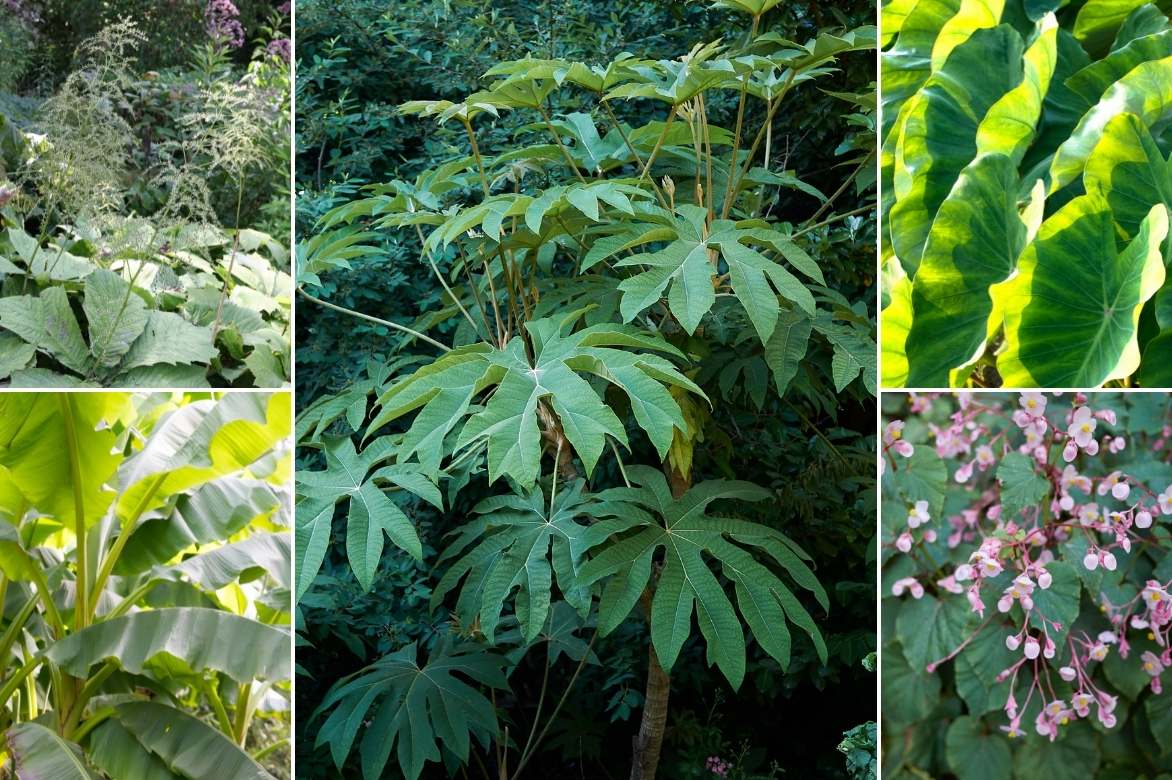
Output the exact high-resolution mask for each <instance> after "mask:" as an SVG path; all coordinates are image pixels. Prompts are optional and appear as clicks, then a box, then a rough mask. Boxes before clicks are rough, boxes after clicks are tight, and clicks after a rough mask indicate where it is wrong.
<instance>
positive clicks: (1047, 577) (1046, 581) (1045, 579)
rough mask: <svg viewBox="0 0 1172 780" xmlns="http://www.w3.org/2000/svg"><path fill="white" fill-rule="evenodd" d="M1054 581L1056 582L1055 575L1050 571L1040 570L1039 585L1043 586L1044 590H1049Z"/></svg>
mask: <svg viewBox="0 0 1172 780" xmlns="http://www.w3.org/2000/svg"><path fill="white" fill-rule="evenodd" d="M1053 582H1054V577H1053V576H1052V575H1051V574H1050V572H1048V571H1046V570H1045V569H1042V570H1040V571H1039V572H1038V587H1039V588H1041V589H1042V590H1047V589H1048V588H1049V587H1050V585H1051V584H1052V583H1053Z"/></svg>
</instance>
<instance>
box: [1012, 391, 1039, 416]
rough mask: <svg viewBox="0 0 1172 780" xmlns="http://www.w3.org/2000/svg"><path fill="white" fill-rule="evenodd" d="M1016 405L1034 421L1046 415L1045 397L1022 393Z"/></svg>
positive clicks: (1032, 393) (1035, 393) (1034, 393)
mask: <svg viewBox="0 0 1172 780" xmlns="http://www.w3.org/2000/svg"><path fill="white" fill-rule="evenodd" d="M1017 404H1018V406H1020V407H1021V411H1022V412H1024V413H1025V414H1027V415H1029V417H1030V418H1031V419H1035V420H1036V419H1038V418H1040V417H1041V416H1042V415H1044V414H1045V413H1046V396H1044V395H1042V394H1041V393H1038V392H1030V393H1022V394H1021V397H1020V398H1018V399H1017Z"/></svg>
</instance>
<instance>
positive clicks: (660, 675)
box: [631, 599, 671, 780]
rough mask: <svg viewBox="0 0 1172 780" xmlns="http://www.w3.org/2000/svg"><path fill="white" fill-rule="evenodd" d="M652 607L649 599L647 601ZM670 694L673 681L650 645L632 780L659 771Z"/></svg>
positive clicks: (643, 779) (652, 777)
mask: <svg viewBox="0 0 1172 780" xmlns="http://www.w3.org/2000/svg"><path fill="white" fill-rule="evenodd" d="M648 604H649V605H650V599H648ZM669 693H671V679H670V678H669V677H668V676H667V672H665V671H663V667H662V666H660V665H659V657H658V656H656V655H655V645H653V644H651V643H650V642H648V644H647V690H646V697H645V700H644V702H643V722H642V723H641V724H640V725H639V733H638V735H636V736H635V737H634V738H633V739H632V743H633V747H634V754H633V756H632V758H631V780H655V771H656V769H657V768H658V767H659V752H660V750H661V749H662V748H663V732H664V731H665V730H666V728H667V697H668V694H669Z"/></svg>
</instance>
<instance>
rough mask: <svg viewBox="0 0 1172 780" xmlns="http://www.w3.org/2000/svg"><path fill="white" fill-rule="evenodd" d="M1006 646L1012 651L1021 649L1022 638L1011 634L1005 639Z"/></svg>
mask: <svg viewBox="0 0 1172 780" xmlns="http://www.w3.org/2000/svg"><path fill="white" fill-rule="evenodd" d="M1005 646H1006V647H1007V648H1008V649H1009V650H1011V651H1013V650H1017V648H1019V647H1021V637H1020V636H1019V635H1017V634H1010V635H1009V636H1007V637H1005Z"/></svg>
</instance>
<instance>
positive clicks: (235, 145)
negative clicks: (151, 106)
mask: <svg viewBox="0 0 1172 780" xmlns="http://www.w3.org/2000/svg"><path fill="white" fill-rule="evenodd" d="M201 94H202V98H203V100H202V103H203V106H202V108H201V109H200V110H199V111H194V112H192V113H189V114H187V115H186V116H184V117H183V120H182V121H183V124H184V125H185V126H187V127H188V128H190V129H191V143H192V145H193V146H194V147H195V148H196V149H198V150H199V151H200V152H202V153H204V154H206V155H207V156H208V157H209V158H210V159H211V167H212V168H214V169H220V170H223V171H225V172H226V173H228V174H229V175H230V176H232V178H234V179H240V178H242V177H243V176H244V174H245V173H246V172H247V171H248V170H250V169H251V168H253V167H255V166H257V165H259V164H261V163H264V162H266V161H267V160H268V157H269V155H270V153H271V149H272V148H273V142H272V139H273V135H274V133H276V132H281V130H280V128H281V126H282V125H283V123H284V121H285V117H284V116H283V115H282V111H281V101H280V97H279V96H274V95H273V93H272V91H271V90H267V89H263V88H262V87H260V86H259V85H258V83H257V77H256V74H255V73H252V72H250V73H248V74H246V75H245V76H243V77H242V78H241V79H240V80H239V81H218V82H215V83H214V84H212V85H211V86H209V87H206V88H205V89H203V90H202V93H201Z"/></svg>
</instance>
